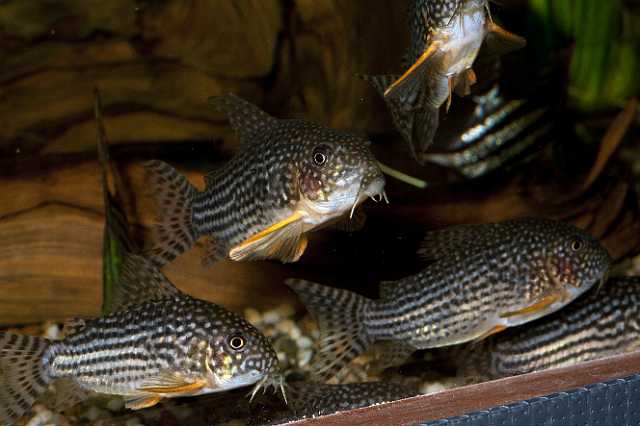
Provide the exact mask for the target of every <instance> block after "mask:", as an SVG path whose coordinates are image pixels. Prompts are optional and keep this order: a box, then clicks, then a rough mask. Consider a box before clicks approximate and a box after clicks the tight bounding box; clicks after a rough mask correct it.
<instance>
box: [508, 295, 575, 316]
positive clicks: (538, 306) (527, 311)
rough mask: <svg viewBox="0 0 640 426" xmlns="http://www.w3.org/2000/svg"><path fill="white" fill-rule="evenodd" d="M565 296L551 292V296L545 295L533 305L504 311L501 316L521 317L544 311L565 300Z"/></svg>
mask: <svg viewBox="0 0 640 426" xmlns="http://www.w3.org/2000/svg"><path fill="white" fill-rule="evenodd" d="M564 298H565V295H564V294H551V295H549V296H545V297H543V298H542V299H540V300H539V301H537V302H536V303H534V304H533V305H530V306H527V307H526V308H522V309H518V310H516V311H511V312H503V313H501V314H500V317H501V318H513V317H520V316H522V317H524V316H529V315H533V314H536V313H538V312H541V311H544V310H545V309H547V308H548V307H549V306H551V305H553V304H554V303H556V302H558V301H560V300H564Z"/></svg>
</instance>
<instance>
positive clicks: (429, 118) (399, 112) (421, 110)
mask: <svg viewBox="0 0 640 426" xmlns="http://www.w3.org/2000/svg"><path fill="white" fill-rule="evenodd" d="M360 78H362V79H363V80H365V81H368V82H370V83H371V84H372V85H373V87H374V88H375V89H376V90H377V91H378V93H380V95H381V96H383V99H384V101H385V103H386V104H387V108H388V109H389V112H390V113H391V118H392V119H393V123H394V124H395V126H396V128H397V129H398V132H400V134H401V135H402V137H403V138H404V140H405V141H407V143H408V144H409V149H410V150H411V155H412V156H413V158H415V159H416V160H417V161H418V162H419V163H420V164H424V159H423V157H424V153H425V152H426V150H427V149H428V148H429V146H431V144H432V143H433V140H434V137H435V134H436V130H438V122H439V111H438V108H434V107H432V106H430V105H428V104H427V103H426V102H424V101H423V100H422V98H421V96H422V94H421V92H419V91H414V92H408V93H406V96H405V97H404V98H403V100H399V99H397V98H396V97H395V96H389V97H385V96H384V93H385V91H386V90H387V88H389V87H390V86H391V84H392V83H393V82H394V81H395V80H397V78H398V76H395V75H376V76H369V75H361V76H360Z"/></svg>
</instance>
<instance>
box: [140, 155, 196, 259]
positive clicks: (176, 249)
mask: <svg viewBox="0 0 640 426" xmlns="http://www.w3.org/2000/svg"><path fill="white" fill-rule="evenodd" d="M144 167H145V169H146V171H147V177H148V180H149V184H150V185H151V191H152V192H153V195H154V197H155V199H156V208H157V214H158V218H159V221H160V223H159V224H158V225H156V228H155V236H154V242H153V246H152V247H151V249H150V250H148V253H146V254H147V256H149V258H150V259H151V260H152V261H153V263H154V265H156V266H157V267H162V266H164V265H166V264H167V263H169V262H171V261H172V260H173V259H175V258H176V257H178V256H179V255H180V254H182V253H184V252H185V251H187V250H189V249H190V248H191V247H192V246H193V244H195V242H196V240H197V238H198V236H197V234H196V232H195V231H194V228H193V225H192V222H191V214H192V204H193V198H194V197H195V195H196V193H197V190H196V188H195V187H194V186H193V185H191V184H190V183H189V181H188V180H187V178H186V177H184V176H183V175H181V174H180V173H178V171H177V170H176V169H174V168H173V167H171V166H170V165H168V164H167V163H165V162H163V161H158V160H151V161H147V162H145V163H144Z"/></svg>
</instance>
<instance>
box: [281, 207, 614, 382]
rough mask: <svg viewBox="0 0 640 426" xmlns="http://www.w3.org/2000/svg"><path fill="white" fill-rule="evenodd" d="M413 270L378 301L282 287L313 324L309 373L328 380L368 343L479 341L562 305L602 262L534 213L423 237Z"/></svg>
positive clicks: (396, 351)
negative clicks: (420, 259) (313, 358)
mask: <svg viewBox="0 0 640 426" xmlns="http://www.w3.org/2000/svg"><path fill="white" fill-rule="evenodd" d="M420 254H421V255H422V256H424V257H425V258H428V259H434V260H435V261H434V262H433V263H432V264H430V265H429V266H428V267H427V268H426V269H424V270H423V271H421V272H420V273H418V274H416V275H413V276H409V277H407V278H403V279H401V280H399V281H396V282H383V283H382V284H381V286H380V296H381V298H380V299H378V300H371V299H367V298H365V297H363V296H360V295H357V294H355V293H352V292H349V291H346V290H340V289H335V288H331V287H326V286H323V285H320V284H315V283H311V282H308V281H303V280H288V281H287V284H288V285H289V286H290V287H291V288H292V289H293V290H294V291H295V292H296V293H297V294H298V296H299V297H300V298H301V299H302V301H303V302H304V304H305V305H306V307H307V309H308V310H309V311H310V312H311V314H312V315H313V316H314V317H315V318H316V320H317V321H318V325H319V328H320V334H321V340H320V353H319V360H318V361H317V362H316V363H315V365H314V367H313V370H314V373H315V374H316V375H318V376H320V377H324V378H326V377H330V376H331V375H333V374H335V373H337V372H339V371H340V370H342V368H343V367H344V366H346V365H347V364H348V363H349V362H350V361H351V360H352V359H353V358H355V357H356V356H358V355H360V354H362V353H364V352H365V351H366V350H367V349H368V348H369V347H370V346H371V345H372V344H374V343H378V344H380V343H382V344H384V345H386V346H387V347H388V348H389V349H391V350H390V351H389V352H390V353H392V355H393V358H394V359H400V360H402V359H404V358H406V357H407V356H408V355H410V354H411V353H412V352H414V351H415V350H417V349H427V348H436V347H442V346H449V345H454V344H458V343H463V342H468V341H472V340H476V341H478V340H482V339H484V338H485V337H487V336H490V335H491V334H494V333H497V332H500V331H502V330H504V329H506V328H508V327H513V326H516V325H519V324H523V323H526V322H529V321H532V320H535V319H537V318H540V317H542V316H544V315H547V314H549V313H552V312H554V311H556V310H558V309H560V308H562V307H563V306H565V305H567V304H568V303H570V302H571V301H573V300H574V299H575V298H577V297H578V296H580V295H581V294H582V293H584V292H585V291H586V290H588V289H589V288H591V287H592V286H593V285H594V284H596V283H598V282H600V281H602V280H603V279H604V277H605V275H606V274H607V272H608V269H609V265H610V258H609V255H608V253H607V251H606V250H605V249H604V248H603V247H602V246H601V245H600V244H599V243H598V241H597V240H595V239H594V238H592V237H591V236H589V235H587V234H586V233H584V232H583V231H581V230H579V229H578V228H576V227H574V226H572V225H568V224H565V223H562V222H556V221H552V220H543V219H518V220H510V221H504V222H499V223H492V224H482V225H460V226H455V227H452V228H448V229H445V230H442V231H435V232H430V233H427V236H426V238H425V242H424V246H423V248H422V249H421V251H420Z"/></svg>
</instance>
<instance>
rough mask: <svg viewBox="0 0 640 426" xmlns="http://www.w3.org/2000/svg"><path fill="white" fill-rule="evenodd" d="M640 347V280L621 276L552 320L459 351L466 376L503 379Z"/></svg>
mask: <svg viewBox="0 0 640 426" xmlns="http://www.w3.org/2000/svg"><path fill="white" fill-rule="evenodd" d="M639 343H640V277H615V278H611V279H609V280H608V281H607V282H606V283H605V284H604V285H603V286H602V288H599V289H597V290H595V289H594V290H591V291H590V292H589V293H588V294H586V295H585V296H583V297H581V298H580V299H578V300H577V301H576V302H574V303H572V304H571V305H569V306H567V307H566V308H564V309H562V310H561V311H558V312H556V313H554V314H553V315H549V316H548V317H545V318H542V319H540V320H538V321H535V322H533V323H531V324H528V325H527V326H526V327H518V328H514V329H513V330H509V331H506V332H504V333H501V334H499V335H496V336H493V337H491V338H489V339H487V340H485V341H484V342H482V343H481V344H479V345H476V346H469V347H465V348H464V349H462V350H458V351H456V353H455V355H454V357H455V360H456V364H458V365H459V374H460V375H461V376H463V377H474V376H475V377H483V378H499V377H505V376H512V375H516V374H524V373H529V372H532V371H538V370H544V369H548V368H558V367H566V366H569V365H573V364H577V363H579V362H585V361H591V360H594V359H598V358H603V357H606V356H610V355H615V354H621V353H624V352H629V351H631V350H635V349H637V348H638V345H639Z"/></svg>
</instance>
